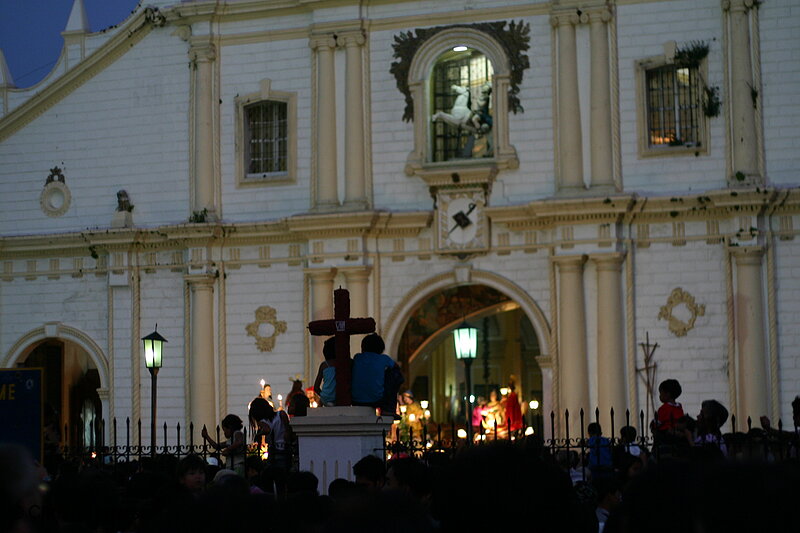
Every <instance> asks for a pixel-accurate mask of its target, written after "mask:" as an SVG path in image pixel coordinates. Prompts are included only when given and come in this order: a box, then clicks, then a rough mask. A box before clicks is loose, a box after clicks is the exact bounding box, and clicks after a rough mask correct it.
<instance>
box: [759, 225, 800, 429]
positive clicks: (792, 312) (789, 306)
mask: <svg viewBox="0 0 800 533" xmlns="http://www.w3.org/2000/svg"><path fill="white" fill-rule="evenodd" d="M764 264H765V265H766V262H765V263H764ZM798 265H800V242H798V241H797V239H796V238H795V239H792V240H787V241H782V240H777V239H776V240H775V268H776V274H775V284H776V287H775V299H776V307H777V315H778V320H777V324H776V325H775V327H776V329H777V332H776V333H777V340H778V355H779V357H778V376H779V383H778V388H779V391H780V399H779V403H780V406H779V412H780V413H781V418H782V419H783V423H784V424H785V425H786V426H789V425H791V420H792V407H791V403H792V400H793V399H794V397H795V396H798V395H800V357H798V355H797V347H798V346H800V328H798V324H797V319H796V317H798V316H800V266H798ZM765 271H766V268H765Z"/></svg>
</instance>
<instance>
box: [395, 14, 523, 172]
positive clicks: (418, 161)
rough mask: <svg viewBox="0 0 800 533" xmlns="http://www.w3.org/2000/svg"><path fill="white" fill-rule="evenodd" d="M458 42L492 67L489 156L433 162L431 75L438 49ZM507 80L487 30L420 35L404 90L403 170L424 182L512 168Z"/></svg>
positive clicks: (501, 52) (502, 55)
mask: <svg viewBox="0 0 800 533" xmlns="http://www.w3.org/2000/svg"><path fill="white" fill-rule="evenodd" d="M457 46H465V47H467V48H470V49H474V50H477V51H479V52H481V53H482V54H483V55H485V56H486V58H488V60H489V61H490V62H491V65H492V68H493V71H494V73H493V75H492V101H493V104H492V106H493V117H494V125H493V143H494V149H493V157H491V158H479V159H461V160H455V161H443V162H432V158H431V140H430V138H431V137H430V136H431V130H432V126H431V117H432V114H433V112H434V111H435V110H433V109H431V99H430V77H431V73H432V72H433V69H434V66H435V64H436V62H437V61H438V60H439V58H440V57H441V56H442V54H444V53H446V52H447V51H448V50H452V49H453V48H454V47H457ZM510 80H511V69H510V63H509V59H508V56H507V53H506V50H505V49H504V47H503V46H502V45H501V44H500V43H498V42H497V41H496V40H495V39H494V38H493V37H492V36H491V35H489V34H488V33H485V32H483V31H480V30H478V29H474V28H470V27H462V26H458V27H453V28H450V29H445V30H442V31H440V32H438V33H436V34H435V35H433V36H431V37H430V38H429V39H427V40H425V41H424V42H423V43H422V45H421V46H420V48H419V50H417V52H416V53H415V54H414V57H413V59H412V60H411V64H410V66H409V70H408V89H409V92H410V96H411V98H412V100H413V121H414V149H413V150H412V152H411V153H410V154H409V155H408V159H407V161H406V167H405V171H406V174H407V175H409V176H419V177H421V178H422V179H424V180H425V181H426V183H428V185H429V186H440V185H447V184H450V183H451V179H452V178H451V176H452V173H453V171H455V170H459V171H461V174H462V175H467V176H470V181H471V182H472V183H486V184H489V183H490V182H491V181H492V180H493V179H494V176H495V175H496V173H497V171H498V170H502V169H506V168H517V167H518V166H519V160H518V158H517V152H516V149H515V148H514V147H513V146H512V145H511V144H510V143H509V136H508V113H509V105H508V94H509V87H510Z"/></svg>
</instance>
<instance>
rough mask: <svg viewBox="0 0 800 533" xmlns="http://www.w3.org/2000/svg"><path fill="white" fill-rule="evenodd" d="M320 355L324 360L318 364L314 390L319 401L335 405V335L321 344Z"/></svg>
mask: <svg viewBox="0 0 800 533" xmlns="http://www.w3.org/2000/svg"><path fill="white" fill-rule="evenodd" d="M322 355H323V356H325V360H324V361H323V362H321V363H320V364H319V370H317V379H316V380H314V392H315V393H316V394H317V396H319V399H320V402H321V403H322V405H324V406H326V407H331V406H333V405H336V368H335V367H334V366H333V360H334V359H335V358H336V337H331V338H329V339H327V340H326V341H325V343H324V344H323V345H322Z"/></svg>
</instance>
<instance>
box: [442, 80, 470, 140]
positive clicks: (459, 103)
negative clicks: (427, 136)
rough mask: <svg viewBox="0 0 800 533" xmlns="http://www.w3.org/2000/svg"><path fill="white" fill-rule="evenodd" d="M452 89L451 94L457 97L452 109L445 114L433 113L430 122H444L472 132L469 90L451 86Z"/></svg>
mask: <svg viewBox="0 0 800 533" xmlns="http://www.w3.org/2000/svg"><path fill="white" fill-rule="evenodd" d="M452 89H453V92H455V93H456V94H458V96H456V101H455V103H454V104H453V108H452V109H451V110H450V112H449V113H445V112H444V111H439V112H437V113H434V114H433V116H432V117H431V121H432V122H436V121H441V122H446V123H447V124H450V125H451V126H456V127H458V128H464V129H467V130H469V131H473V132H474V131H475V128H474V127H473V125H472V122H471V121H470V118H471V117H472V109H470V108H469V89H467V88H466V87H461V86H460V85H453V86H452Z"/></svg>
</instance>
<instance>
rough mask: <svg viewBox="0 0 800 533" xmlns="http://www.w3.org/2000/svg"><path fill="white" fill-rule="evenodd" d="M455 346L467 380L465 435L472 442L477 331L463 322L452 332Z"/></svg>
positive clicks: (457, 357)
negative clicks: (473, 376) (473, 384)
mask: <svg viewBox="0 0 800 533" xmlns="http://www.w3.org/2000/svg"><path fill="white" fill-rule="evenodd" d="M453 340H454V341H455V345H456V359H460V360H462V361H464V374H465V376H466V379H467V394H466V403H467V435H468V436H469V441H468V442H472V397H471V395H472V361H473V359H475V356H476V355H478V330H477V329H476V328H472V327H470V326H469V324H467V323H466V321H465V322H463V323H462V324H461V325H460V326H458V327H457V328H456V329H455V330H454V331H453Z"/></svg>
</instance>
